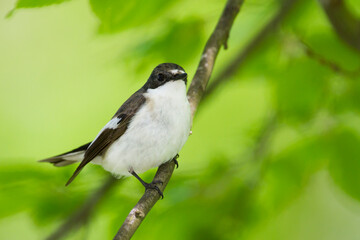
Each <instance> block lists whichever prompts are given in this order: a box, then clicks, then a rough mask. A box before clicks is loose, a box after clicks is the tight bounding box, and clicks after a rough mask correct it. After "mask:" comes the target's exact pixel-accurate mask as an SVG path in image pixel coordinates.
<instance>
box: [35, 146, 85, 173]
mask: <svg viewBox="0 0 360 240" xmlns="http://www.w3.org/2000/svg"><path fill="white" fill-rule="evenodd" d="M90 144H91V142H89V143H87V144H84V145H82V146H80V147H78V148H75V149H73V150H71V151H69V152H66V153H62V154H59V155H57V156H54V157H50V158H46V159H42V160H39V162H48V163H52V164H53V165H54V166H56V167H63V166H67V165H69V164H73V163H76V160H72V159H71V160H69V159H68V158H69V157H73V156H75V155H76V156H77V155H81V154H83V153H85V151H86V149H87V148H88V147H89V146H90Z"/></svg>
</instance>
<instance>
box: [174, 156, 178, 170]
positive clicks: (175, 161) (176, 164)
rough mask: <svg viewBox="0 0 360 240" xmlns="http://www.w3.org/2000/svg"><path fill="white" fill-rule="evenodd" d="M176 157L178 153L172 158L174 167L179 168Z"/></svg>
mask: <svg viewBox="0 0 360 240" xmlns="http://www.w3.org/2000/svg"><path fill="white" fill-rule="evenodd" d="M178 158H179V154H176V156H175V157H174V158H173V161H174V163H175V166H176V168H179V162H178V161H177V159H178Z"/></svg>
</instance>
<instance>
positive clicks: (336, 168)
mask: <svg viewBox="0 0 360 240" xmlns="http://www.w3.org/2000/svg"><path fill="white" fill-rule="evenodd" d="M328 140H329V148H328V151H329V155H330V164H329V171H330V174H331V176H332V178H333V179H334V182H335V183H336V184H337V185H338V186H339V187H340V188H341V189H342V190H343V191H344V192H345V193H347V194H349V195H350V196H351V197H353V198H355V199H357V200H358V201H360V187H359V186H360V174H359V173H360V147H359V146H360V137H359V136H358V135H357V134H356V133H355V132H354V131H351V130H350V129H346V128H340V129H337V130H336V131H334V133H332V134H331V135H330V136H328Z"/></svg>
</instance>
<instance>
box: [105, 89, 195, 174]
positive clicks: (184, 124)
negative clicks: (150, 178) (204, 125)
mask: <svg viewBox="0 0 360 240" xmlns="http://www.w3.org/2000/svg"><path fill="white" fill-rule="evenodd" d="M184 95H185V94H184ZM185 103H186V104H185ZM159 105H160V106H159ZM190 121H191V120H190V107H189V104H188V102H187V101H184V104H178V102H177V103H176V104H175V103H172V102H171V101H170V102H167V104H165V105H161V104H159V103H158V102H154V103H151V104H146V105H145V106H144V107H143V108H141V109H140V110H139V112H138V114H137V115H136V116H135V117H134V118H133V119H132V121H131V123H130V124H129V127H128V129H127V131H126V132H125V134H124V135H123V136H121V137H120V138H119V139H118V140H116V141H115V142H114V144H112V145H111V147H110V148H109V149H108V150H107V151H106V153H105V155H104V158H103V163H102V165H103V167H104V169H105V170H107V171H109V172H111V173H113V174H114V175H118V176H128V175H130V173H129V171H130V170H133V171H135V172H136V173H142V172H144V171H147V170H149V169H151V168H154V167H158V166H160V165H161V164H162V163H165V162H167V161H169V160H171V159H172V158H173V157H174V156H175V155H176V154H177V153H178V152H179V151H180V149H181V148H182V146H183V145H184V144H185V142H186V140H187V138H188V136H189V131H190Z"/></svg>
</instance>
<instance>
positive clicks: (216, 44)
mask: <svg viewBox="0 0 360 240" xmlns="http://www.w3.org/2000/svg"><path fill="white" fill-rule="evenodd" d="M242 3H243V0H228V1H227V3H226V5H225V8H224V10H223V12H222V15H221V17H220V19H219V21H218V23H217V25H216V27H215V30H214V31H213V33H212V34H211V36H210V38H209V40H208V41H207V43H206V46H205V48H204V51H203V53H202V56H201V59H200V63H199V65H198V68H197V71H196V73H195V76H194V78H193V80H192V82H191V85H190V88H189V90H188V94H187V95H188V99H189V102H190V107H191V116H192V118H193V117H194V115H195V112H196V110H197V107H198V105H199V103H200V101H201V98H202V97H203V95H204V93H205V89H206V86H207V84H208V81H209V79H210V76H211V73H212V70H213V67H214V64H215V60H216V57H217V55H218V53H219V50H220V48H221V46H224V48H225V49H226V48H227V39H228V37H229V33H230V29H231V27H232V25H233V22H234V20H235V17H236V16H237V14H238V12H239V10H240V7H241V5H242ZM174 167H175V164H174V162H173V161H170V162H168V163H165V164H163V165H161V166H160V167H159V169H158V170H157V172H156V175H155V177H154V179H153V182H159V181H160V182H163V184H162V185H158V187H159V188H160V190H161V191H164V189H165V187H166V185H167V183H168V182H169V180H170V178H171V175H172V173H173V171H174ZM158 200H159V194H158V193H157V192H156V191H151V190H149V191H145V194H144V195H143V196H142V197H141V199H140V200H139V202H138V203H137V204H136V205H135V207H134V208H133V209H132V210H131V211H130V213H129V215H128V216H127V218H126V219H125V222H124V223H123V225H122V226H121V228H120V229H119V231H118V232H117V234H116V236H115V237H114V240H119V239H130V238H131V237H132V236H133V234H134V233H135V231H136V230H137V229H138V227H139V226H140V224H141V222H142V221H143V220H144V218H145V217H146V215H147V214H148V212H149V211H150V210H151V208H152V207H153V206H154V205H155V203H156V202H157V201H158Z"/></svg>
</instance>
